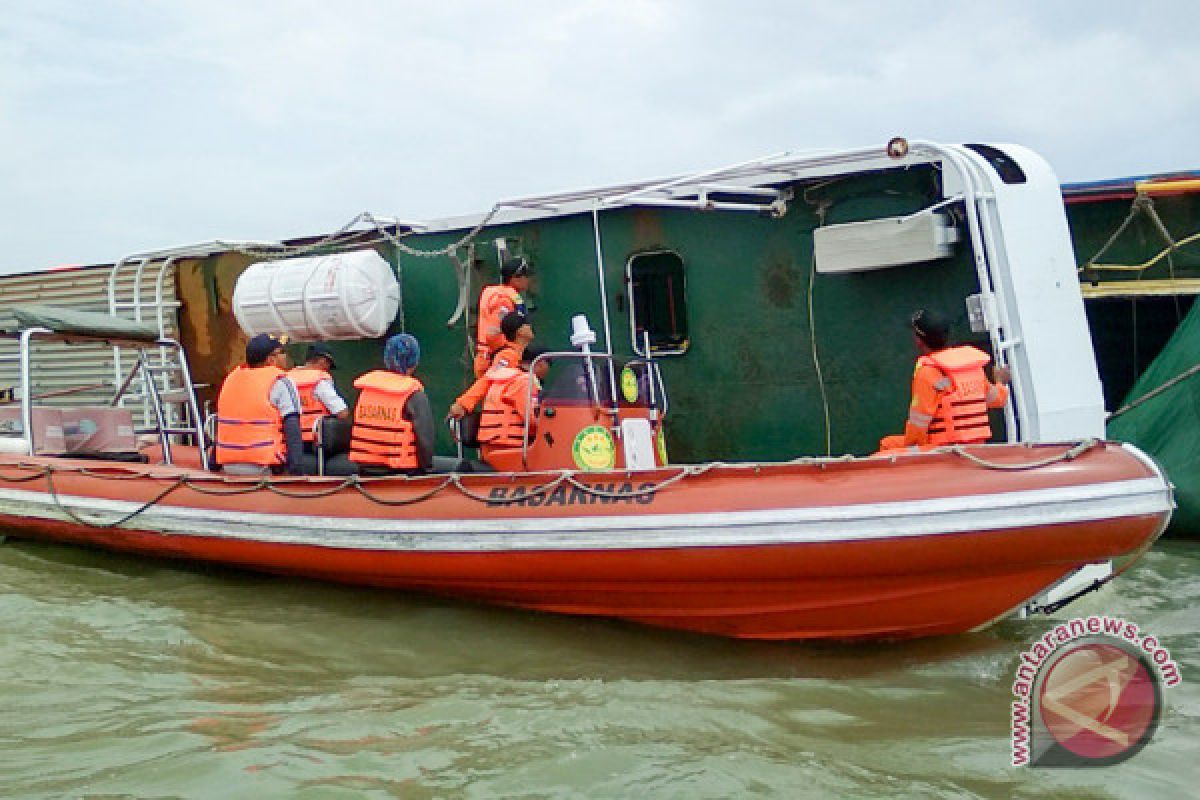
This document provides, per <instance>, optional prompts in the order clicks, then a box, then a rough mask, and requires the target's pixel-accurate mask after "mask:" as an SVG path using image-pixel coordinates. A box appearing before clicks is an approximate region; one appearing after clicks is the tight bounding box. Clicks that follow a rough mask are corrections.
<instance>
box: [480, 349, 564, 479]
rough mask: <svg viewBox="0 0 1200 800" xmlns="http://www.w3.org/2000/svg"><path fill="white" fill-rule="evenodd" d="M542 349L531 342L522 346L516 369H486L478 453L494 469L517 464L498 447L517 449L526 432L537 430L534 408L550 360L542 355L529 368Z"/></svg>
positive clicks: (505, 367)
mask: <svg viewBox="0 0 1200 800" xmlns="http://www.w3.org/2000/svg"><path fill="white" fill-rule="evenodd" d="M543 352H544V351H543V350H542V349H541V348H539V347H537V346H536V345H530V346H529V347H527V348H525V351H524V353H523V355H522V357H521V362H520V368H519V369H513V368H512V367H508V366H502V365H500V364H493V365H492V367H491V369H489V370H488V371H487V372H486V373H485V378H486V379H487V381H488V389H487V393H486V394H485V395H484V398H483V414H482V418H481V419H480V421H479V433H478V439H479V453H480V456H481V457H482V458H483V460H484V461H485V462H487V463H488V464H489V465H490V466H492V467H493V468H494V469H497V470H501V471H503V470H508V469H514V468H517V467H515V465H514V462H513V461H512V460H511V458H508V457H507V456H505V455H501V454H500V452H499V451H509V452H511V451H512V450H514V449H519V448H521V447H522V445H523V444H524V442H525V441H526V439H525V436H526V434H528V435H529V437H530V438H531V439H532V437H533V435H534V434H535V433H536V417H535V409H536V408H537V404H538V395H539V394H540V392H541V389H542V384H541V381H542V379H543V378H545V377H546V372H547V371H548V370H549V367H550V362H549V361H546V360H544V359H543V360H542V361H539V362H538V364H537V367H536V369H534V370H532V371H531V370H530V365H531V364H532V363H533V361H534V360H535V359H537V357H538V356H539V355H541V354H542V353H543ZM527 422H528V425H527V424H526V423H527Z"/></svg>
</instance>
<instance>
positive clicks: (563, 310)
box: [177, 166, 987, 462]
mask: <svg viewBox="0 0 1200 800" xmlns="http://www.w3.org/2000/svg"><path fill="white" fill-rule="evenodd" d="M788 188H794V190H795V193H796V199H795V200H794V201H793V202H792V203H791V204H790V207H789V208H788V211H787V213H786V214H784V215H783V216H782V217H780V218H773V217H771V216H768V215H762V214H754V213H746V212H712V211H701V210H690V209H677V208H620V209H614V210H608V211H605V212H603V213H602V214H601V215H600V232H601V246H602V250H603V264H604V283H605V295H606V300H607V312H608V317H609V320H610V327H611V331H612V343H611V346H612V350H613V352H614V353H616V354H618V355H620V356H626V357H629V356H632V355H633V346H632V345H633V343H632V340H631V339H632V337H631V334H630V297H629V287H628V285H627V283H626V280H625V271H626V264H627V262H628V261H629V259H630V258H631V257H633V256H636V255H637V254H639V253H651V252H655V251H671V252H673V253H676V254H678V255H679V256H680V257H681V258H682V260H683V264H684V272H685V277H686V315H687V323H688V331H689V342H688V347H687V350H686V352H685V353H684V354H682V355H671V356H663V357H661V359H660V364H661V367H662V371H663V375H664V378H665V380H666V383H667V385H668V387H669V389H670V400H671V415H670V419H669V421H668V443H669V452H670V456H671V458H672V460H674V461H679V462H700V461H709V460H749V459H753V460H781V459H788V458H793V457H796V456H800V455H812V454H825V453H833V454H840V453H869V452H872V451H873V450H874V449H875V448H876V446H877V444H878V441H879V439H880V437H881V436H883V435H885V434H888V433H894V432H897V431H900V430H902V426H903V421H904V419H905V416H906V414H907V403H908V387H909V380H910V377H911V372H912V364H913V359H914V356H915V353H914V350H913V342H912V338H911V336H910V335H909V332H908V328H907V324H906V323H907V320H908V318H909V316H910V315H911V313H912V311H913V310H914V309H916V308H920V307H929V308H934V309H938V310H939V311H941V312H943V313H944V314H946V315H947V316H950V317H952V318H953V319H954V321H955V332H956V334H958V335H959V336H960V337H963V338H970V336H971V334H970V333H969V331H968V329H967V323H966V311H965V308H964V304H963V298H964V297H966V296H967V295H969V294H971V293H973V292H976V291H978V280H977V277H976V273H975V268H974V266H973V264H972V262H971V260H970V258H969V256H968V255H967V254H966V250H965V248H959V250H958V251H957V254H956V255H955V256H954V257H951V258H946V259H941V260H937V261H931V262H928V263H926V264H922V265H920V266H919V268H911V269H886V270H879V271H875V272H869V273H862V274H856V275H815V274H814V271H813V267H812V264H813V236H812V231H813V229H814V228H815V227H816V226H817V225H818V224H819V222H820V219H819V217H818V212H817V205H816V203H818V202H828V203H829V205H828V208H827V210H826V222H827V223H838V222H851V221H858V220H866V219H874V218H878V217H887V216H898V215H904V214H909V213H912V212H915V211H917V210H919V209H922V208H926V207H928V206H930V205H931V204H932V203H934V202H936V201H937V200H939V199H940V195H939V194H938V191H939V189H938V185H937V177H936V173H935V170H933V169H932V168H930V167H928V166H925V167H922V168H914V169H908V170H896V171H892V172H888V173H883V174H871V175H861V176H854V177H849V178H846V179H844V180H841V181H838V182H837V183H836V184H833V185H831V186H828V187H826V188H824V189H821V190H813V189H811V188H809V190H808V197H809V199H810V200H811V201H813V202H811V203H806V202H804V200H802V199H801V197H802V196H803V194H804V191H805V189H806V188H807V187H805V186H799V185H797V186H795V187H788ZM462 233H463V232H462V231H458V230H456V231H451V232H448V233H443V234H413V235H410V236H406V237H405V238H404V239H403V242H404V244H405V245H407V246H408V247H412V248H416V249H420V250H436V249H439V248H442V247H444V246H445V245H447V244H448V243H450V242H453V241H454V240H456V239H458V238H460V237H461V236H462ZM497 238H504V239H506V240H507V241H508V243H509V246H510V249H512V250H513V251H515V252H519V253H520V254H522V255H524V256H525V257H527V258H528V259H529V260H530V261H531V262H532V264H533V266H534V269H535V272H536V275H535V278H534V282H533V286H532V288H531V290H530V292H529V293H528V295H529V296H528V298H527V299H528V301H529V303H530V305H531V307H532V308H533V309H534V311H533V316H532V319H533V323H534V326H535V329H536V331H537V335H538V341H539V342H540V343H541V344H543V345H545V346H548V347H551V348H554V349H571V348H570V345H569V343H568V334H569V332H570V319H571V317H572V316H573V315H576V314H586V315H587V316H588V318H589V319H590V321H591V323H592V325H593V327H594V328H596V329H597V330H598V331H602V327H601V322H602V320H603V310H604V309H603V308H602V303H601V294H600V291H599V283H598V277H597V267H596V258H595V247H596V245H595V236H594V231H593V224H592V216H591V215H590V214H575V215H569V216H562V217H553V218H548V219H538V220H532V221H529V222H524V223H520V224H510V225H503V226H494V227H487V228H484V229H483V230H482V231H481V232H480V233H479V235H478V236H477V237H476V239H475V244H476V248H475V258H476V260H475V262H474V263H473V264H472V266H471V269H470V270H469V279H470V286H469V289H468V292H469V295H468V296H469V297H470V298H471V306H472V308H471V313H470V315H469V316H468V317H467V318H466V319H469V324H468V322H467V321H466V320H464V319H460V320H458V321H457V322H456V323H455V324H453V325H447V320H448V318H449V317H450V316H451V314H452V312H453V310H454V308H455V305H456V302H457V297H458V292H459V286H458V281H457V277H456V272H455V269H454V264H453V262H452V261H451V260H450V259H449V258H448V257H444V256H443V257H437V258H418V257H414V256H412V255H408V254H405V253H398V252H397V249H396V248H395V247H394V246H393V245H391V244H383V245H380V246H378V247H377V249H378V251H379V252H380V254H381V255H383V257H384V258H386V259H387V260H388V261H389V262H390V263H392V264H393V265H394V266H396V268H397V271H398V274H399V277H400V282H401V287H402V291H403V310H402V314H401V316H399V317H398V318H397V320H396V323H395V324H394V326H393V331H400V330H406V331H408V332H411V333H414V334H415V335H416V336H417V337H418V338H419V339H420V342H421V346H422V349H423V355H422V361H421V368H420V371H419V373H418V374H419V375H420V377H421V378H422V380H423V381H424V383H425V385H426V387H427V389H428V391H429V394H430V396H431V400H432V402H433V404H434V408H435V410H437V409H445V408H448V407H449V405H450V403H451V402H452V401H453V399H454V397H455V396H456V395H457V394H458V393H460V392H461V391H462V390H463V389H464V388H465V387H466V386H467V385H468V384H469V380H470V368H469V364H470V361H469V358H468V354H467V342H468V340H469V339H470V338H471V336H472V335H473V327H474V319H475V313H474V303H475V300H476V299H477V297H478V293H479V289H480V287H481V286H482V285H484V284H486V283H492V282H495V281H496V280H497V274H498V267H497V253H496V250H495V248H494V247H493V245H492V243H493V241H494V240H495V239H497ZM249 261H250V259H248V258H247V257H246V256H243V255H240V254H229V255H224V256H218V257H214V258H211V259H208V260H206V261H203V262H196V261H191V262H184V263H182V264H181V265H180V267H179V273H178V278H177V280H178V286H179V292H180V296H181V298H182V299H183V301H184V307H183V309H182V311H181V327H182V330H183V335H184V338H185V343H186V344H188V345H189V349H190V352H192V353H193V354H194V356H195V355H199V356H201V358H200V361H201V362H202V363H203V364H204V366H203V367H202V368H200V369H199V370H198V372H201V373H202V374H200V375H198V380H201V381H203V382H207V383H211V384H213V385H217V384H218V383H219V381H220V379H221V377H222V375H223V374H224V371H225V370H227V369H228V368H229V367H230V366H232V365H233V364H236V363H237V362H238V360H239V358H240V349H239V348H240V343H241V342H242V341H243V339H242V338H240V336H239V333H238V331H237V327H236V323H235V322H234V321H233V318H232V315H231V313H230V310H229V309H230V302H231V297H232V292H233V286H234V282H235V280H236V278H237V275H238V274H239V273H240V272H241V271H242V270H243V269H244V268H245V266H246V265H247V264H248V263H249ZM810 298H811V302H812V317H811V320H810V316H809V304H810ZM214 309H216V310H217V312H218V313H217V314H213V313H212V311H213V310H214ZM814 341H815V344H816V358H814V352H813V348H814ZM973 341H975V343H977V344H979V345H981V346H983V347H985V348H986V347H987V343H986V340H981V339H979V338H978V337H976V338H975V339H974V340H973ZM604 344H605V343H604V341H603V333H602V332H601V341H600V342H599V344H598V346H599V347H601V348H603V347H604ZM333 347H334V350H335V353H336V355H337V359H338V364H339V370H338V373H337V376H336V378H337V382H338V384H339V389H341V390H342V391H343V392H344V393H346V394H347V395H351V394H352V393H353V390H352V387H351V386H350V383H351V381H352V379H353V377H354V376H355V375H358V374H361V373H362V372H365V371H367V370H368V369H372V368H375V367H377V366H378V365H379V363H380V353H381V346H380V342H379V341H359V342H338V343H334V345H333ZM295 352H296V354H297V355H299V353H300V348H297V349H296V351H295ZM818 360H819V365H820V371H819V372H818ZM826 411H828V431H827V429H826ZM827 437H828V441H827ZM441 446H442V448H444V449H445V450H447V451H448V450H449V449H450V448H451V443H450V441H449V439H448V438H447V439H445V440H443V441H442V442H441Z"/></svg>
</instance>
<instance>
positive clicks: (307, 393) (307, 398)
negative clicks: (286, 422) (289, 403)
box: [288, 367, 333, 442]
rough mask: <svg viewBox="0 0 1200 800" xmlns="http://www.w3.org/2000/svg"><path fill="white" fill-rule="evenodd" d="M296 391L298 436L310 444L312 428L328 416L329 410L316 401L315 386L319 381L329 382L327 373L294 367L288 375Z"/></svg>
mask: <svg viewBox="0 0 1200 800" xmlns="http://www.w3.org/2000/svg"><path fill="white" fill-rule="evenodd" d="M288 377H289V378H291V379H292V383H294V384H296V391H297V392H299V393H300V435H301V436H303V437H304V441H306V442H311V441H312V440H313V438H314V435H313V426H315V425H316V424H317V420H319V419H320V418H321V417H327V416H329V409H327V408H325V404H324V403H322V402H321V401H320V400H318V399H317V395H316V389H317V384H318V383H320V382H321V381H331V380H333V378H331V377H330V376H329V373H328V372H325V371H324V370H320V369H313V368H312V367H296V368H295V369H293V370H291V371H290V372H289V373H288Z"/></svg>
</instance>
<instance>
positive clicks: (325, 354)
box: [304, 343, 337, 369]
mask: <svg viewBox="0 0 1200 800" xmlns="http://www.w3.org/2000/svg"><path fill="white" fill-rule="evenodd" d="M314 358H324V359H327V360H328V361H329V368H330V369H337V362H336V361H334V360H333V351H332V350H330V349H329V348H328V347H326V346H325V345H323V344H320V343H317V344H310V345H309V346H308V352H307V353H305V354H304V360H305V361H312V360H313V359H314Z"/></svg>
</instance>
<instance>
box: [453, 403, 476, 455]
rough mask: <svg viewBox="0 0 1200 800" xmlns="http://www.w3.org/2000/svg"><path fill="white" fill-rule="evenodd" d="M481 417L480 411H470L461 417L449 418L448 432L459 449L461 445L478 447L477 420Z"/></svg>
mask: <svg viewBox="0 0 1200 800" xmlns="http://www.w3.org/2000/svg"><path fill="white" fill-rule="evenodd" d="M482 417H483V412H482V411H472V412H471V413H470V414H467V415H466V416H465V417H463V418H461V419H454V418H451V419H450V421H449V422H450V433H451V434H452V435H453V436H454V441H456V442H458V444H459V449H460V450H461V449H462V448H463V447H479V420H480V419H481V418H482Z"/></svg>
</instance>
